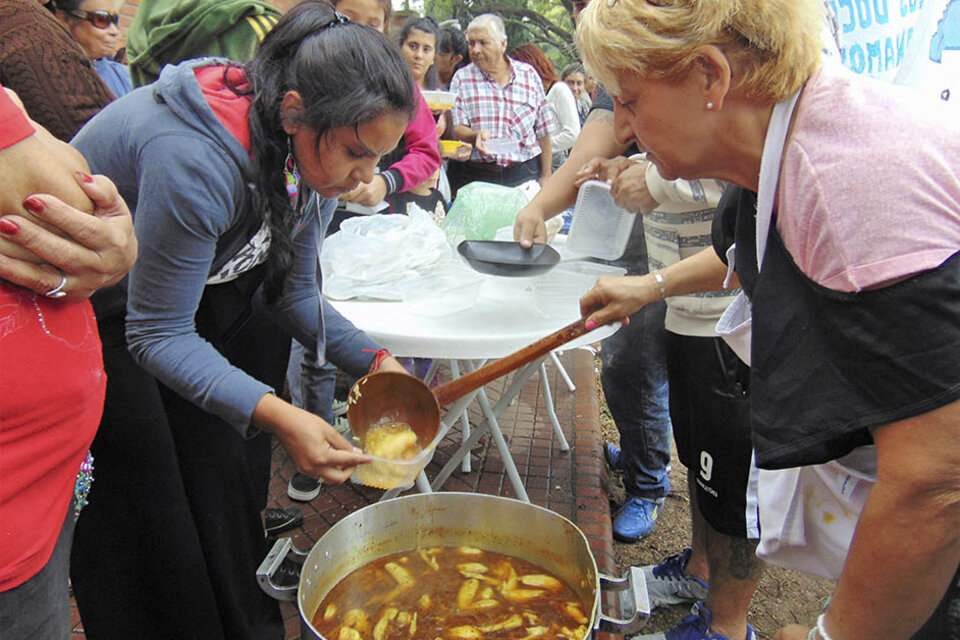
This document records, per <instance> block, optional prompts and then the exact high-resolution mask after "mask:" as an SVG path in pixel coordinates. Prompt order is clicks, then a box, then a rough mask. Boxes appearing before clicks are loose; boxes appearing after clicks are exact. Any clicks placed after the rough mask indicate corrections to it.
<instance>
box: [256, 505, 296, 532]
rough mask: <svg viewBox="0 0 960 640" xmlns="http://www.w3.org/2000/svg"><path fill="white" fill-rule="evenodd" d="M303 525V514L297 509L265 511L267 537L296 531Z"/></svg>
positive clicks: (264, 524)
mask: <svg viewBox="0 0 960 640" xmlns="http://www.w3.org/2000/svg"><path fill="white" fill-rule="evenodd" d="M301 524H303V512H301V511H300V509H297V508H296V507H291V508H289V509H273V508H270V509H264V511H263V529H264V531H265V532H266V534H267V537H268V538H270V537H273V536H275V535H277V534H278V533H283V532H284V531H290V530H291V529H296V528H297V527H299V526H300V525H301Z"/></svg>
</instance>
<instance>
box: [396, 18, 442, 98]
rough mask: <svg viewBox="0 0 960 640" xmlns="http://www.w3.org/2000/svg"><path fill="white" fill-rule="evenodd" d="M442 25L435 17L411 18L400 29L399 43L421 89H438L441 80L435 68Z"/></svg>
mask: <svg viewBox="0 0 960 640" xmlns="http://www.w3.org/2000/svg"><path fill="white" fill-rule="evenodd" d="M439 35H440V27H438V26H437V21H436V20H434V19H433V18H430V17H427V18H417V17H414V18H410V19H409V20H407V22H406V23H405V24H404V25H403V28H402V29H400V36H399V37H398V38H397V43H398V44H399V45H400V52H401V53H403V58H404V59H405V60H406V61H407V66H408V67H410V73H412V74H413V79H414V80H416V82H417V86H418V87H420V88H421V89H436V88H437V87H438V86H439V84H440V82H439V78H438V77H437V71H436V69H435V68H434V59H435V56H436V53H437V40H438V38H439Z"/></svg>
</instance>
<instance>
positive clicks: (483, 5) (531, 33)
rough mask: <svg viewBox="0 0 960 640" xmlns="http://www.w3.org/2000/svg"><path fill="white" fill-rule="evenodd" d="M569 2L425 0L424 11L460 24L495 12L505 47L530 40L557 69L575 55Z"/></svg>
mask: <svg viewBox="0 0 960 640" xmlns="http://www.w3.org/2000/svg"><path fill="white" fill-rule="evenodd" d="M572 12H573V5H572V3H571V1H570V0H560V2H556V1H554V0H425V2H424V15H430V16H433V17H434V18H436V19H437V21H438V22H442V21H444V20H448V19H454V20H457V21H458V22H459V23H460V26H461V27H462V28H464V29H465V28H466V26H467V24H469V22H470V21H471V20H472V19H473V18H474V17H476V16H478V15H480V14H481V13H498V14H499V15H500V16H501V17H502V18H503V21H504V23H505V24H506V26H507V48H508V50H509V49H512V48H513V47H515V46H517V45H520V44H524V43H526V42H532V43H534V44H536V45H537V46H539V47H540V48H541V49H543V50H544V52H545V53H546V54H547V57H549V58H550V60H551V61H552V62H553V63H554V64H555V65H556V67H557V70H558V71H559V70H560V69H562V68H563V67H564V66H565V65H566V64H567V63H569V62H571V61H572V60H575V59H577V53H576V49H575V48H574V46H573V32H574V27H573V14H572Z"/></svg>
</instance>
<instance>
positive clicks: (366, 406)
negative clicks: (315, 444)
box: [347, 319, 587, 446]
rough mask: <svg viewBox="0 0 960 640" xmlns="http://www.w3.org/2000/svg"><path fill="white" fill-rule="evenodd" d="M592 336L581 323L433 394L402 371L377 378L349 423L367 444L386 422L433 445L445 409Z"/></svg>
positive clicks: (350, 404)
mask: <svg viewBox="0 0 960 640" xmlns="http://www.w3.org/2000/svg"><path fill="white" fill-rule="evenodd" d="M585 333H587V328H586V327H585V326H584V321H583V320H582V319H581V320H577V321H576V322H573V323H571V324H569V325H567V326H565V327H564V328H562V329H559V330H558V331H555V332H553V333H551V334H550V335H548V336H546V337H544V338H541V339H540V340H537V341H536V342H534V343H533V344H531V345H528V346H526V347H523V348H522V349H520V350H519V351H516V352H514V353H511V354H510V355H508V356H505V357H503V358H500V359H499V360H495V361H494V362H491V363H490V364H487V365H485V366H483V367H480V368H479V369H477V370H475V371H472V372H471V373H468V374H467V375H465V376H462V377H460V378H457V379H456V380H451V381H450V382H447V383H446V384H443V385H441V386H439V387H437V388H435V389H433V390H432V391H431V389H430V387H428V386H427V385H426V384H424V383H423V381H422V380H420V379H419V378H415V377H414V376H409V375H406V374H403V373H396V372H388V371H385V372H381V373H371V374H369V375H366V376H364V377H362V378H360V380H358V381H357V383H356V384H355V385H354V386H353V388H352V389H351V390H350V395H349V396H348V400H347V419H348V420H349V421H350V428H351V429H352V430H353V433H354V435H356V436H358V437H359V438H360V442H363V441H364V437H365V435H366V433H367V430H368V429H370V428H371V427H374V426H376V425H378V424H383V423H385V422H405V423H407V424H408V425H410V428H411V429H413V431H414V432H415V433H416V434H417V438H418V440H419V442H420V444H421V446H426V445H427V444H428V443H430V442H432V441H433V439H434V438H435V437H436V435H437V433H438V432H439V429H440V407H442V406H445V405H447V404H449V403H451V402H453V401H454V400H456V399H457V398H460V397H462V396H464V395H466V394H468V393H470V392H471V391H475V390H476V389H479V388H480V387H482V386H483V385H485V384H487V383H488V382H491V381H492V380H496V379H497V378H499V377H501V376H503V375H506V374H507V373H510V372H511V371H513V370H515V369H519V368H520V367H522V366H523V365H525V364H528V363H530V362H533V361H534V360H536V359H537V358H540V357H541V356H545V355H546V354H548V353H550V352H551V351H553V350H554V349H557V348H559V347H561V346H563V345H565V344H566V343H568V342H570V341H571V340H574V339H576V338H579V337H580V336H582V335H584V334H585Z"/></svg>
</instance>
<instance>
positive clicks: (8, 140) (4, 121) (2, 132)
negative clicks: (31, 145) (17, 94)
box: [0, 85, 34, 149]
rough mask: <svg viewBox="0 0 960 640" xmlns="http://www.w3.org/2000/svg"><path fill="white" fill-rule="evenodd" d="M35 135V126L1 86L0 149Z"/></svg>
mask: <svg viewBox="0 0 960 640" xmlns="http://www.w3.org/2000/svg"><path fill="white" fill-rule="evenodd" d="M33 134H34V129H33V125H32V124H30V121H29V120H27V116H25V115H24V113H23V111H21V110H20V107H18V106H17V105H16V104H14V102H13V100H11V99H10V96H8V95H7V92H6V91H4V90H3V85H0V149H6V148H7V147H9V146H10V145H13V144H16V143H18V142H20V141H21V140H23V139H24V138H27V137H29V136H32V135H33Z"/></svg>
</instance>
